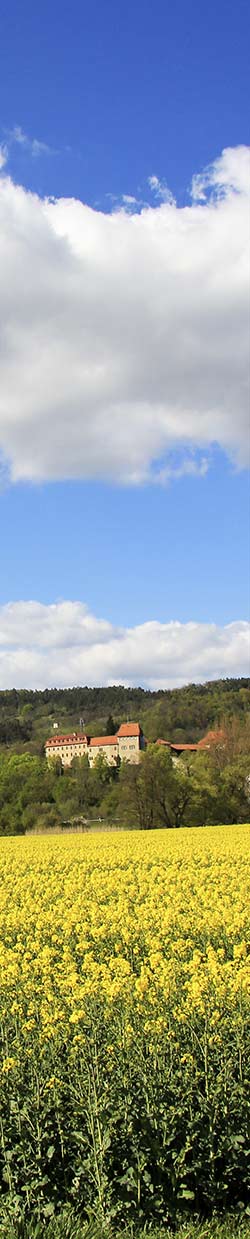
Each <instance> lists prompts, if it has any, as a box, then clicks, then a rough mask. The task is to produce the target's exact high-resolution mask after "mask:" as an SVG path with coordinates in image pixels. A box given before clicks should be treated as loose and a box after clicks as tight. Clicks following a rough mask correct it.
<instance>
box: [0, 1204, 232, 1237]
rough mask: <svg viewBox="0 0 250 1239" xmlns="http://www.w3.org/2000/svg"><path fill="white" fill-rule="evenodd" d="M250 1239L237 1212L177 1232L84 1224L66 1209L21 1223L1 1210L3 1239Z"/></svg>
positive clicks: (1, 1235)
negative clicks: (39, 1219) (50, 1215)
mask: <svg viewBox="0 0 250 1239" xmlns="http://www.w3.org/2000/svg"><path fill="white" fill-rule="evenodd" d="M173 1235H174V1239H250V1221H248V1220H247V1219H246V1218H240V1216H239V1215H238V1216H237V1217H235V1216H233V1215H228V1216H227V1217H225V1218H224V1220H223V1221H222V1220H221V1219H217V1220H216V1218H214V1219H213V1220H212V1221H211V1222H203V1223H201V1222H200V1223H199V1222H198V1221H197V1222H194V1223H190V1222H188V1223H187V1224H184V1226H183V1225H181V1226H180V1227H179V1226H178V1227H177V1229H176V1228H175V1230H174V1232H173V1231H172V1229H171V1230H170V1229H169V1227H168V1228H167V1229H166V1227H165V1226H164V1228H163V1229H162V1227H160V1229H159V1227H157V1229H155V1228H153V1230H152V1229H151V1228H150V1230H148V1228H147V1229H146V1230H145V1227H144V1226H143V1228H142V1229H140V1230H138V1229H137V1228H136V1230H135V1229H134V1227H133V1228H132V1230H131V1227H129V1229H128V1230H127V1228H126V1230H124V1228H123V1229H122V1231H119V1232H118V1231H117V1229H116V1230H115V1231H114V1228H113V1226H108V1227H105V1229H104V1228H103V1226H97V1224H96V1222H94V1225H93V1224H92V1223H91V1222H90V1223H87V1224H86V1225H84V1224H83V1223H82V1222H81V1221H80V1220H79V1218H77V1215H76V1214H75V1215H73V1214H72V1210H71V1209H70V1211H68V1210H67V1209H66V1210H63V1213H61V1214H59V1215H58V1216H56V1217H53V1219H52V1220H49V1219H48V1221H47V1222H45V1223H43V1222H42V1223H38V1224H37V1223H36V1222H35V1223H33V1222H32V1221H31V1222H29V1224H28V1226H26V1225H25V1223H24V1225H22V1224H21V1227H20V1226H18V1229H17V1228H16V1225H15V1223H14V1225H13V1223H12V1222H11V1221H10V1219H9V1218H8V1217H6V1214H5V1217H4V1216H3V1220H1V1214H0V1239H120V1237H121V1239H173Z"/></svg>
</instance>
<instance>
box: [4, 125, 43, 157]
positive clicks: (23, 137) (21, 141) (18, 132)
mask: <svg viewBox="0 0 250 1239" xmlns="http://www.w3.org/2000/svg"><path fill="white" fill-rule="evenodd" d="M15 145H16V146H22V147H24V148H25V150H27V151H28V152H29V154H30V155H32V156H33V157H35V158H36V156H37V155H52V154H55V151H53V150H52V147H51V146H48V145H47V142H40V141H39V139H38V138H29V137H28V134H27V133H24V131H23V129H22V128H21V125H14V128H13V129H8V133H7V142H6V146H5V150H6V154H7V157H8V154H9V151H10V148H11V147H12V146H15Z"/></svg>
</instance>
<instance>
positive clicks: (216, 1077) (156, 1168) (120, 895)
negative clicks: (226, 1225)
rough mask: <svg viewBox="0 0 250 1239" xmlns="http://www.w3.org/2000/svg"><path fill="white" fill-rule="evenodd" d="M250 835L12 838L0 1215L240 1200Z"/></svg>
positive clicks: (6, 844) (140, 1214)
mask: <svg viewBox="0 0 250 1239" xmlns="http://www.w3.org/2000/svg"><path fill="white" fill-rule="evenodd" d="M249 841H250V830H249V827H246V826H237V827H216V828H206V829H203V830H198V829H197V830H180V831H172V832H171V831H159V832H150V833H144V832H140V833H139V832H122V833H117V834H107V835H105V834H100V835H95V836H81V835H80V836H79V835H76V836H67V837H66V838H63V837H62V836H57V837H54V838H53V837H50V838H44V837H40V838H39V837H36V838H29V839H28V838H27V839H23V838H10V839H7V840H3V839H1V849H0V869H1V887H0V998H1V1055H2V1059H1V1092H0V1153H1V1163H2V1165H1V1176H2V1178H1V1182H2V1206H0V1219H1V1207H2V1210H3V1208H4V1209H5V1210H6V1211H7V1212H9V1216H10V1217H12V1218H16V1221H17V1226H18V1219H19V1220H21V1218H22V1217H23V1215H24V1214H25V1213H26V1215H27V1216H32V1217H33V1219H34V1218H37V1219H38V1220H39V1219H41V1218H44V1219H48V1221H49V1218H50V1217H51V1215H52V1214H53V1210H54V1209H55V1210H56V1211H57V1209H58V1208H59V1207H61V1205H62V1206H64V1204H65V1203H66V1204H67V1205H68V1206H71V1207H72V1210H73V1211H74V1210H76V1212H78V1211H79V1213H80V1214H81V1215H82V1217H83V1218H85V1219H86V1218H87V1219H88V1218H90V1219H91V1218H94V1217H96V1219H97V1223H98V1224H99V1223H100V1222H103V1223H104V1222H105V1220H106V1221H107V1224H110V1223H111V1224H113V1225H115V1227H116V1228H117V1231H118V1229H119V1227H120V1226H128V1225H130V1224H133V1225H135V1227H136V1226H138V1224H140V1223H141V1224H144V1223H147V1224H149V1223H151V1222H152V1223H155V1224H157V1225H158V1224H160V1223H165V1225H167V1224H171V1222H172V1221H174V1219H175V1218H176V1217H181V1216H182V1214H183V1216H185V1215H186V1213H187V1212H190V1214H192V1213H200V1214H201V1215H203V1216H204V1215H208V1216H209V1214H210V1213H211V1211H212V1210H213V1209H214V1208H215V1209H218V1210H219V1211H220V1210H223V1209H227V1208H233V1209H234V1208H235V1207H239V1208H240V1209H242V1211H243V1209H245V1207H246V1204H247V1190H248V1187H247V1185H248V1176H247V1147H248V1141H247V1122H248V1118H249V1110H248V1096H249V1078H248V1082H247V1035H248V1040H249V1006H248V1009H247V1004H248V994H249V988H250V987H249V981H250V968H249V958H248V957H247V933H248V923H249V915H248V914H249V902H250V901H249V880H248V875H249V866H248V855H249ZM249 1061H250V1055H249V1045H248V1064H249ZM248 1070H249V1068H248ZM7 1212H6V1216H7ZM97 1223H96V1224H97Z"/></svg>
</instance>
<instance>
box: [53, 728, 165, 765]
mask: <svg viewBox="0 0 250 1239" xmlns="http://www.w3.org/2000/svg"><path fill="white" fill-rule="evenodd" d="M144 748H145V740H144V736H143V732H142V729H141V727H140V725H139V723H122V724H121V727H119V729H118V731H117V734H116V735H115V736H93V737H92V738H90V737H89V736H87V735H85V733H84V732H73V733H72V734H71V735H65V736H58V735H56V736H50V738H49V739H48V740H46V744H45V756H46V757H47V760H48V761H51V760H54V758H56V757H57V758H59V759H60V761H61V762H62V765H63V766H71V762H72V761H73V759H74V757H85V756H86V754H87V757H88V761H89V764H90V766H93V764H94V762H95V760H96V758H97V756H98V754H101V756H102V757H105V758H106V761H107V762H108V765H109V766H114V765H115V763H116V762H117V759H118V758H120V760H121V761H129V762H137V761H139V756H140V752H141V750H142V749H144Z"/></svg>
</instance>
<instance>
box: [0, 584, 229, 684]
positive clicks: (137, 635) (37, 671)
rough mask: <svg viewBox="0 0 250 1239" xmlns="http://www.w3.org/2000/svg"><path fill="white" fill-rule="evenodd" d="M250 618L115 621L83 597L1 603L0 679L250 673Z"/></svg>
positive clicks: (170, 680)
mask: <svg viewBox="0 0 250 1239" xmlns="http://www.w3.org/2000/svg"><path fill="white" fill-rule="evenodd" d="M249 636H250V626H249V625H248V624H247V623H245V622H243V621H240V620H239V621H237V622H235V623H233V624H228V625H227V626H225V627H224V628H220V627H218V626H217V625H216V624H197V623H195V622H190V623H187V624H180V623H178V622H177V621H175V622H174V621H173V622H171V623H167V624H162V623H158V622H157V621H156V620H150V621H149V622H147V623H145V624H140V625H137V626H136V627H134V628H116V627H114V626H113V625H112V624H110V623H109V622H108V621H106V620H100V619H97V618H96V617H95V616H93V615H91V613H90V612H89V611H88V608H87V607H86V606H85V605H84V604H83V603H80V602H59V603H55V604H53V605H51V606H43V605H42V604H41V603H38V602H16V603H9V604H8V605H7V606H3V607H2V608H0V687H1V688H12V687H16V688H45V687H49V686H51V685H57V686H58V687H60V686H70V685H74V684H89V685H98V684H99V685H100V684H102V685H105V684H106V685H108V684H125V685H138V684H141V685H143V686H145V687H149V688H151V689H153V688H156V689H157V688H172V687H175V686H177V687H178V686H180V685H181V684H185V683H189V682H192V683H199V682H202V681H206V680H210V679H217V678H219V677H221V676H223V677H226V676H241V675H247V674H249V648H250V647H249Z"/></svg>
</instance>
